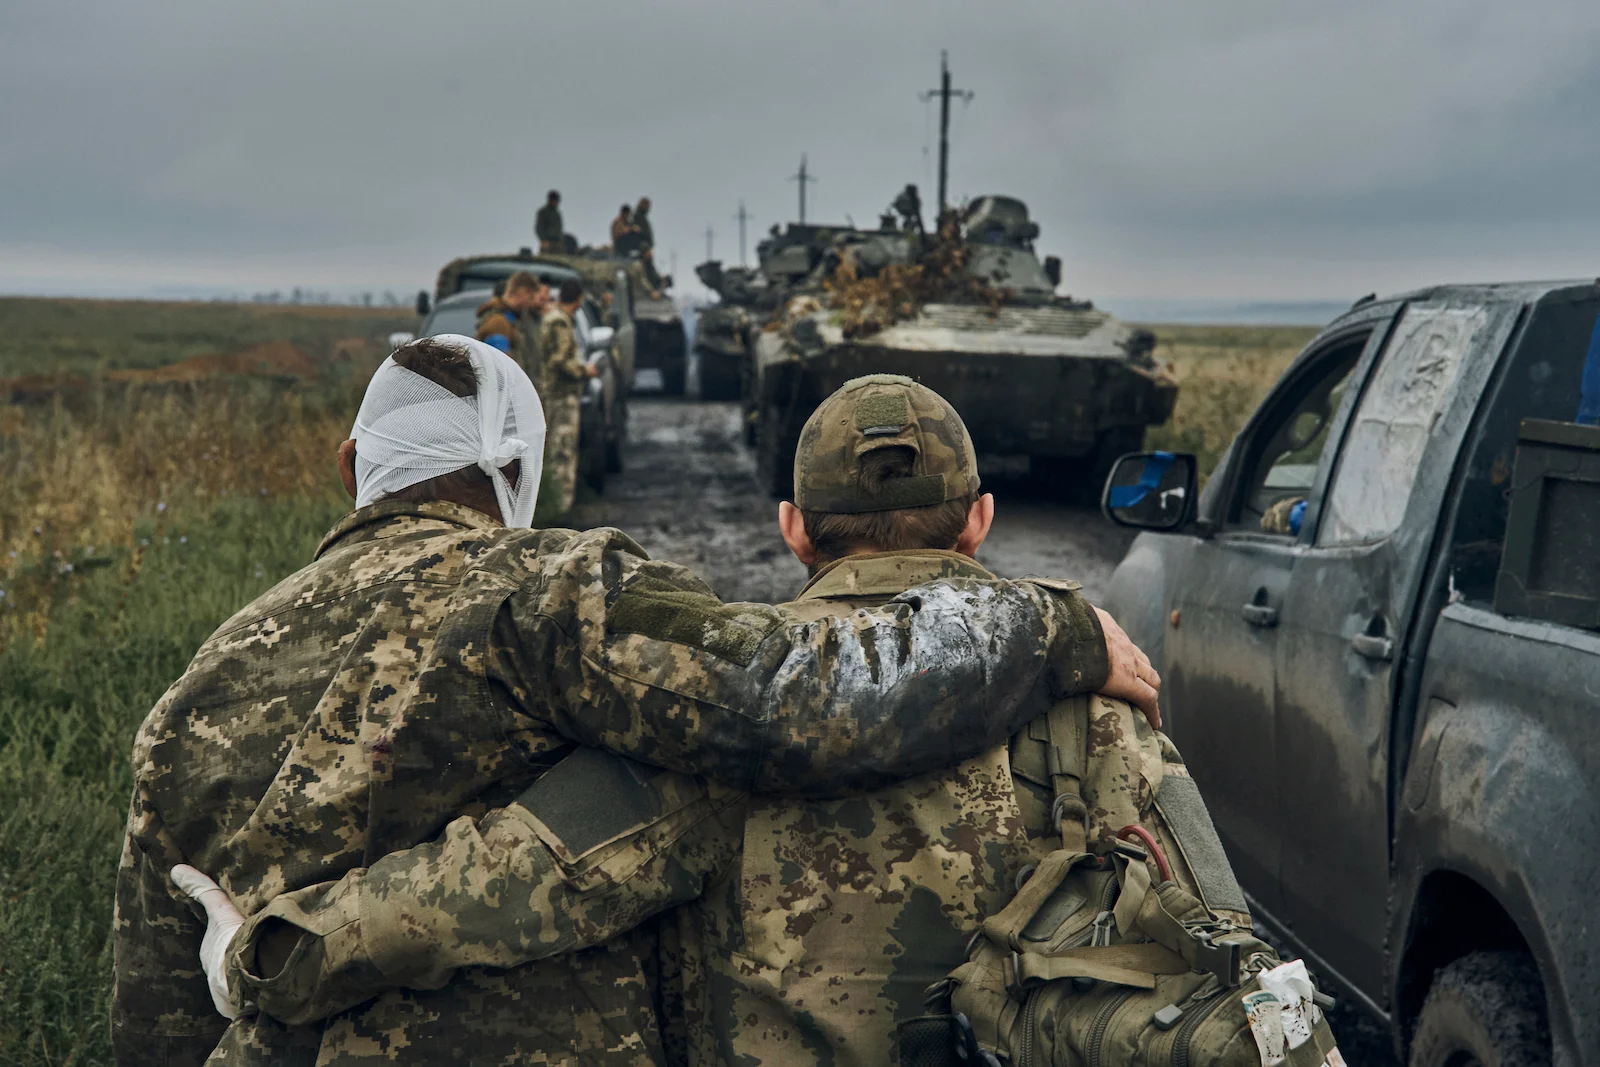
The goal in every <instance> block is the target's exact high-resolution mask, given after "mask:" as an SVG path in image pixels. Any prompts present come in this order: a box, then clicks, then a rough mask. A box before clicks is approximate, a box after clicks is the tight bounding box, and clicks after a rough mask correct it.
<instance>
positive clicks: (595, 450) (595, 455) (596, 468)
mask: <svg viewBox="0 0 1600 1067" xmlns="http://www.w3.org/2000/svg"><path fill="white" fill-rule="evenodd" d="M580 463H581V465H582V469H583V480H584V481H585V482H587V483H588V484H589V488H591V489H593V490H594V491H595V492H597V493H603V492H605V491H606V449H605V445H604V444H602V443H600V442H598V441H596V442H595V443H594V444H593V445H591V446H590V447H588V448H585V449H584V450H583V454H582V456H581V457H580Z"/></svg>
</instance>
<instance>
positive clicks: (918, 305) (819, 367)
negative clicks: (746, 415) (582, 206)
mask: <svg viewBox="0 0 1600 1067" xmlns="http://www.w3.org/2000/svg"><path fill="white" fill-rule="evenodd" d="M1038 234H1039V228H1038V226H1037V225H1036V224H1035V223H1033V222H1032V221H1031V220H1030V219H1029V218H1028V209H1027V207H1026V206H1025V205H1024V204H1023V203H1022V201H1020V200H1016V199H1014V198H1011V197H1004V196H986V197H981V198H979V199H977V200H976V201H974V202H973V203H972V204H971V205H970V206H969V207H968V208H967V210H966V211H965V212H964V213H963V214H962V215H960V216H956V215H955V214H953V213H952V214H949V215H947V216H946V218H945V219H944V220H943V221H942V224H941V227H940V231H939V232H938V233H937V234H931V235H925V234H922V233H920V232H891V231H889V230H888V229H887V228H886V229H885V230H882V231H879V232H877V233H860V232H852V233H848V234H844V235H839V236H838V237H837V238H836V239H835V241H834V243H833V248H832V253H833V255H831V256H829V257H827V258H829V259H833V260H837V262H838V264H839V265H838V266H837V267H836V268H834V269H833V271H832V273H831V277H829V278H828V279H827V282H826V285H825V286H823V287H821V289H820V290H819V291H817V292H811V293H802V294H801V295H798V296H792V297H790V298H789V299H788V300H787V301H786V302H785V304H784V306H783V308H782V310H781V312H780V313H779V315H778V316H776V317H775V318H774V319H773V320H772V321H770V322H769V323H767V325H766V326H765V327H764V328H762V329H759V330H754V331H752V340H753V346H752V347H753V355H752V358H751V368H752V376H751V378H752V381H751V390H750V392H751V395H750V398H749V402H750V404H751V406H752V407H753V409H754V417H753V425H754V435H753V436H754V437H755V445H756V450H757V460H758V469H759V471H760V476H761V479H762V482H763V484H764V485H765V486H766V487H767V489H768V490H770V491H771V492H772V494H773V495H774V496H779V497H783V496H788V495H789V494H790V493H791V492H792V473H791V472H792V467H793V463H794V451H795V447H796V444H797V443H798V441H799V435H800V428H801V426H802V425H804V423H805V420H806V418H807V417H808V416H809V415H810V414H811V412H812V411H813V410H815V409H816V406H817V405H818V404H819V403H820V402H821V401H822V400H823V398H825V397H826V396H828V395H829V394H830V393H831V392H833V391H834V390H835V389H837V388H838V387H839V386H840V385H842V384H844V382H846V381H847V380H849V379H851V378H854V377H857V376H858V375H862V374H873V373H890V374H905V375H908V376H910V377H913V378H916V379H917V380H918V381H921V382H923V383H925V384H926V385H928V386H930V387H931V388H933V389H936V390H938V391H939V393H941V394H942V395H943V396H944V397H945V398H946V399H948V400H949V401H950V403H951V404H953V405H954V406H955V408H956V410H957V411H959V412H960V413H961V417H962V419H963V420H964V421H965V422H966V424H967V429H968V430H969V431H970V432H971V434H972V439H973V443H974V444H975V445H976V447H977V450H978V453H979V455H980V461H982V460H984V459H988V460H990V461H991V462H992V460H993V459H994V458H995V457H1017V456H1026V457H1027V459H1028V465H1029V469H1030V473H1031V474H1032V475H1033V477H1034V479H1035V480H1036V481H1038V482H1040V483H1042V484H1043V485H1044V486H1046V487H1047V488H1048V489H1050V490H1051V491H1052V492H1055V493H1057V494H1059V495H1061V496H1065V497H1071V498H1087V497H1089V496H1091V495H1093V494H1095V493H1098V491H1099V489H1100V486H1102V485H1103V484H1104V482H1105V475H1106V472H1107V471H1109V470H1110V468H1111V466H1112V464H1113V463H1115V461H1116V459H1117V458H1118V457H1119V456H1121V455H1122V454H1124V453H1126V452H1132V451H1137V450H1139V449H1140V448H1141V446H1142V444H1143V441H1144V431H1145V427H1146V426H1153V425H1158V424H1160V423H1162V422H1165V421H1166V420H1167V418H1168V417H1169V416H1170V415H1171V414H1172V407H1173V404H1174V402H1175V401H1176V400H1177V393H1178V389H1177V384H1176V383H1175V382H1174V381H1173V380H1172V379H1171V378H1170V377H1169V376H1167V375H1166V374H1164V373H1163V372H1162V371H1161V370H1160V368H1158V366H1157V364H1156V362H1155V360H1154V358H1153V357H1152V355H1151V352H1152V349H1153V348H1154V347H1155V336H1154V335H1153V334H1151V333H1150V331H1148V330H1144V329H1138V328H1135V327H1132V326H1129V325H1127V324H1126V323H1123V322H1119V321H1118V320H1117V319H1115V318H1113V317H1112V316H1111V315H1108V314H1107V313H1105V312H1104V311H1101V310H1099V309H1097V308H1096V307H1095V306H1094V305H1093V304H1091V303H1089V302H1087V301H1081V300H1073V299H1071V298H1069V297H1065V296H1060V295H1057V293H1056V287H1057V286H1058V285H1059V284H1060V261H1059V260H1058V259H1056V258H1055V257H1050V258H1049V259H1047V260H1045V261H1044V262H1043V263H1041V262H1040V260H1039V258H1038V257H1037V255H1036V254H1035V253H1034V248H1033V242H1034V239H1035V238H1036V237H1037V236H1038Z"/></svg>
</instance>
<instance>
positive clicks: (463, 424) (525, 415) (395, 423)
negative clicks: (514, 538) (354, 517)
mask: <svg viewBox="0 0 1600 1067" xmlns="http://www.w3.org/2000/svg"><path fill="white" fill-rule="evenodd" d="M430 340H433V341H436V342H439V343H442V344H447V345H450V346H452V347H454V348H459V349H464V350H465V351H466V352H467V354H468V355H469V356H470V357H471V359H472V369H473V371H474V372H475V373H476V375H477V378H478V393H477V395H476V396H456V395H455V394H454V393H452V392H451V391H450V390H448V389H446V388H445V387H444V386H442V385H439V384H438V383H437V382H432V381H429V380H428V379H427V378H424V377H423V376H422V375H420V374H417V373H415V372H413V371H409V370H407V369H406V368H404V367H402V366H400V365H399V364H397V363H395V361H394V357H393V356H390V357H389V358H388V359H386V360H384V361H383V364H382V366H380V367H379V368H378V370H377V373H375V374H373V376H372V381H371V382H369V383H368V384H367V393H366V395H365V396H364V397H362V398H361V410H360V411H358V412H357V413H356V424H355V426H354V427H353V428H352V429H351V431H350V436H351V437H352V438H354V439H355V442H356V507H365V506H366V505H368V504H373V503H376V502H377V501H378V500H380V499H381V498H382V497H384V496H385V495H386V494H388V493H394V492H398V491H399V490H401V489H404V488H406V486H409V485H415V484H417V483H418V482H422V481H426V480H428V479H429V478H436V477H438V476H439V475H441V474H448V473H450V472H451V471H456V470H460V469H461V468H462V467H471V466H473V465H476V466H477V467H478V469H479V470H481V471H483V472H484V473H485V474H487V475H488V476H489V479H490V481H492V482H493V483H494V495H495V499H497V500H498V501H499V502H500V515H501V517H502V518H503V519H504V520H505V524H506V525H507V526H529V525H531V524H532V523H533V504H534V501H535V500H536V499H537V498H538V496H539V476H540V474H541V472H542V468H543V466H544V408H543V406H542V405H541V404H540V403H539V394H538V393H537V392H536V391H535V390H534V388H533V383H532V382H530V381H529V380H528V375H527V374H526V373H525V372H524V371H523V369H522V368H521V367H519V366H518V365H517V363H516V361H515V360H513V359H512V358H511V357H510V356H507V355H506V354H505V353H504V352H501V351H500V350H499V349H497V348H492V347H490V346H489V345H486V344H484V343H483V342H482V341H475V340H473V339H472V338H470V337H463V336H461V335H460V334H453V333H447V334H440V335H438V336H437V337H433V338H430ZM512 460H520V461H521V470H520V472H519V474H518V477H517V485H516V488H515V489H513V488H512V487H511V485H510V483H509V482H508V481H507V480H506V477H505V475H503V474H501V473H500V468H501V467H504V466H505V465H506V464H508V463H510V462H511V461H512Z"/></svg>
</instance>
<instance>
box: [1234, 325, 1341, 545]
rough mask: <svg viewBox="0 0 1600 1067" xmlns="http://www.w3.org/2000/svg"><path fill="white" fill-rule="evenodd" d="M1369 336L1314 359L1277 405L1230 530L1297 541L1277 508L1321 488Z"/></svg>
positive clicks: (1254, 453)
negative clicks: (1332, 437)
mask: <svg viewBox="0 0 1600 1067" xmlns="http://www.w3.org/2000/svg"><path fill="white" fill-rule="evenodd" d="M1367 337H1368V334H1366V333H1362V334H1360V335H1357V336H1355V337H1347V338H1344V339H1341V340H1340V341H1339V342H1337V343H1336V344H1335V345H1334V347H1332V348H1330V349H1328V350H1327V351H1325V352H1323V353H1321V354H1319V355H1318V356H1317V357H1315V358H1314V360H1313V363H1312V366H1310V367H1309V368H1307V370H1306V371H1304V372H1303V373H1302V374H1301V375H1300V377H1299V380H1298V381H1296V382H1293V383H1292V384H1291V385H1290V387H1289V388H1288V389H1287V390H1285V391H1284V392H1283V393H1282V394H1281V395H1280V396H1279V397H1278V398H1277V400H1276V403H1275V406H1274V407H1273V408H1272V409H1270V410H1269V411H1268V413H1267V415H1266V417H1265V421H1264V422H1263V423H1262V426H1261V430H1260V432H1258V433H1257V434H1256V435H1255V436H1254V438H1253V440H1254V442H1255V443H1254V444H1253V445H1252V447H1251V451H1250V460H1249V461H1248V469H1247V470H1246V471H1245V472H1244V476H1243V477H1242V478H1241V479H1240V480H1239V495H1238V497H1237V498H1236V500H1235V505H1234V507H1233V509H1232V516H1231V525H1233V526H1235V527H1237V528H1240V529H1245V530H1250V531H1252V532H1258V533H1270V534H1277V535H1279V536H1284V537H1290V536H1294V534H1295V533H1296V532H1298V529H1299V523H1298V521H1296V522H1295V523H1294V525H1293V527H1292V528H1291V526H1290V525H1289V523H1288V521H1287V516H1284V517H1283V521H1275V520H1274V519H1273V518H1270V517H1269V515H1275V514H1276V512H1275V511H1274V505H1283V506H1281V507H1279V508H1278V510H1279V511H1282V510H1284V507H1290V508H1292V506H1293V505H1294V504H1295V503H1298V502H1300V501H1303V500H1305V498H1306V497H1307V496H1308V495H1309V494H1310V492H1311V487H1312V486H1313V485H1314V484H1316V480H1317V470H1318V468H1319V467H1320V466H1321V463H1322V456H1323V452H1325V451H1326V449H1327V446H1328V427H1329V425H1330V424H1331V423H1332V422H1333V416H1334V414H1335V413H1336V412H1337V411H1338V410H1339V402H1340V400H1341V399H1342V398H1343V396H1344V391H1345V387H1346V386H1347V385H1348V384H1349V382H1350V373H1351V372H1352V371H1353V370H1355V366H1356V362H1357V361H1358V360H1359V359H1360V358H1361V350H1362V349H1363V348H1365V347H1366V343H1367Z"/></svg>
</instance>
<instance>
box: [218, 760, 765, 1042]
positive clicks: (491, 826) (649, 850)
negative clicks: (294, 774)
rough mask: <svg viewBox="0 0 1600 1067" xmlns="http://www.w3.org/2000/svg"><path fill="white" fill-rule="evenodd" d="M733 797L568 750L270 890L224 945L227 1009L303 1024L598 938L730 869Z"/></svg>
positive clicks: (739, 803) (736, 837) (739, 834)
mask: <svg viewBox="0 0 1600 1067" xmlns="http://www.w3.org/2000/svg"><path fill="white" fill-rule="evenodd" d="M743 803H744V795H743V794H741V793H738V792H736V791H734V790H731V789H727V788H726V787H722V786H718V785H715V784H714V783H713V784H708V783H707V782H706V781H705V780H704V779H702V778H697V777H693V776H689V775H680V774H675V773H673V772H671V771H662V770H655V769H652V768H644V767H640V766H639V765H638V764H636V763H634V762H633V761H631V760H627V759H624V758H622V757H620V756H614V755H611V754H609V753H604V752H599V751H597V750H595V749H579V750H578V751H577V752H575V753H574V754H572V755H570V756H568V757H567V758H566V760H564V761H562V762H561V763H559V764H557V765H556V766H555V768H553V769H552V770H551V771H549V772H548V773H547V774H546V775H544V777H542V778H541V779H540V780H539V781H538V782H536V783H534V785H533V786H532V787H530V788H529V789H528V790H527V791H526V792H525V793H524V794H523V795H522V797H520V798H519V799H518V800H517V801H516V802H515V803H513V804H511V805H509V806H507V807H505V808H502V809H500V810H497V811H493V812H490V813H489V814H488V815H487V816H485V817H484V818H483V819H482V820H480V821H474V820H473V819H470V818H460V819H457V820H455V821H454V822H452V823H451V824H450V825H449V826H447V827H446V828H445V830H444V832H443V833H442V834H441V835H440V836H439V837H438V838H437V839H435V840H434V841H430V842H428V843H427V844H424V845H419V846H417V847H415V848H411V849H406V850H405V851H401V852H393V853H390V854H389V855H387V856H384V857H383V858H382V859H380V860H378V861H377V862H376V863H374V864H373V865H372V866H371V867H370V868H364V869H360V870H355V871H351V872H349V873H348V874H346V875H345V876H344V877H343V878H341V879H340V880H338V881H337V882H326V883H322V884H319V885H313V886H308V887H306V888H303V889H300V890H296V891H293V892H289V893H283V894H281V895H279V896H277V897H275V898H274V899H273V900H272V901H271V902H270V903H269V904H268V905H267V906H266V907H265V908H263V909H262V910H261V911H260V912H258V913H256V914H255V915H254V916H252V917H251V918H250V920H249V921H248V922H247V923H246V925H245V927H244V928H243V931H242V933H243V936H242V937H240V938H238V939H236V940H235V941H234V943H233V944H234V951H233V952H232V954H231V956H230V959H229V961H228V981H229V985H230V986H231V988H232V991H233V993H234V995H235V999H236V1000H238V1001H239V1002H241V1003H243V1002H250V1003H254V1004H255V1005H256V1007H257V1008H258V1009H259V1010H260V1011H262V1012H264V1013H265V1014H267V1015H270V1016H272V1017H274V1018H275V1019H277V1020H279V1021H280V1022H285V1023H289V1024H291V1025H303V1024H306V1023H311V1022H314V1021H316V1020H318V1019H324V1018H327V1017H329V1016H331V1015H334V1014H336V1013H338V1012H341V1011H344V1010H345V1009H347V1008H350V1007H353V1006H355V1005H357V1004H360V1003H362V1002H363V1001H365V1000H368V999H370V998H372V997H374V996H376V995H377V994H379V993H381V992H383V991H384V990H385V989H390V988H396V987H406V988H410V989H437V988H439V987H440V986H442V985H444V984H445V983H446V982H447V981H449V980H450V978H451V976H452V975H453V974H454V972H455V971H456V970H457V969H458V968H462V967H501V968H504V967H516V966H520V965H522V964H524V963H528V962H530V961H533V960H537V959H544V958H546V957H549V956H555V955H560V954H563V953H567V952H575V951H578V950H581V949H585V948H590V947H592V946H595V945H599V944H601V943H603V942H605V941H608V940H610V939H612V938H614V937H617V936H618V935H620V934H622V933H625V932H626V931H628V930H630V929H632V928H633V927H634V926H637V925H638V924H639V923H641V922H643V921H645V920H646V919H648V918H650V917H651V916H652V915H655V914H657V913H658V912H660V911H663V910H665V909H666V908H669V907H673V906H675V905H678V904H684V903H688V902H689V901H691V900H694V899H695V898H697V897H698V896H699V895H700V894H701V893H702V892H703V891H704V889H705V887H706V886H707V885H709V883H710V882H711V880H712V879H714V878H716V877H717V876H718V875H719V874H720V873H722V872H723V871H726V870H727V869H729V868H730V867H731V866H732V865H733V863H734V862H735V856H736V855H737V853H738V850H739V845H740V843H741V841H742V840H743V824H744V814H743Z"/></svg>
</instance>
